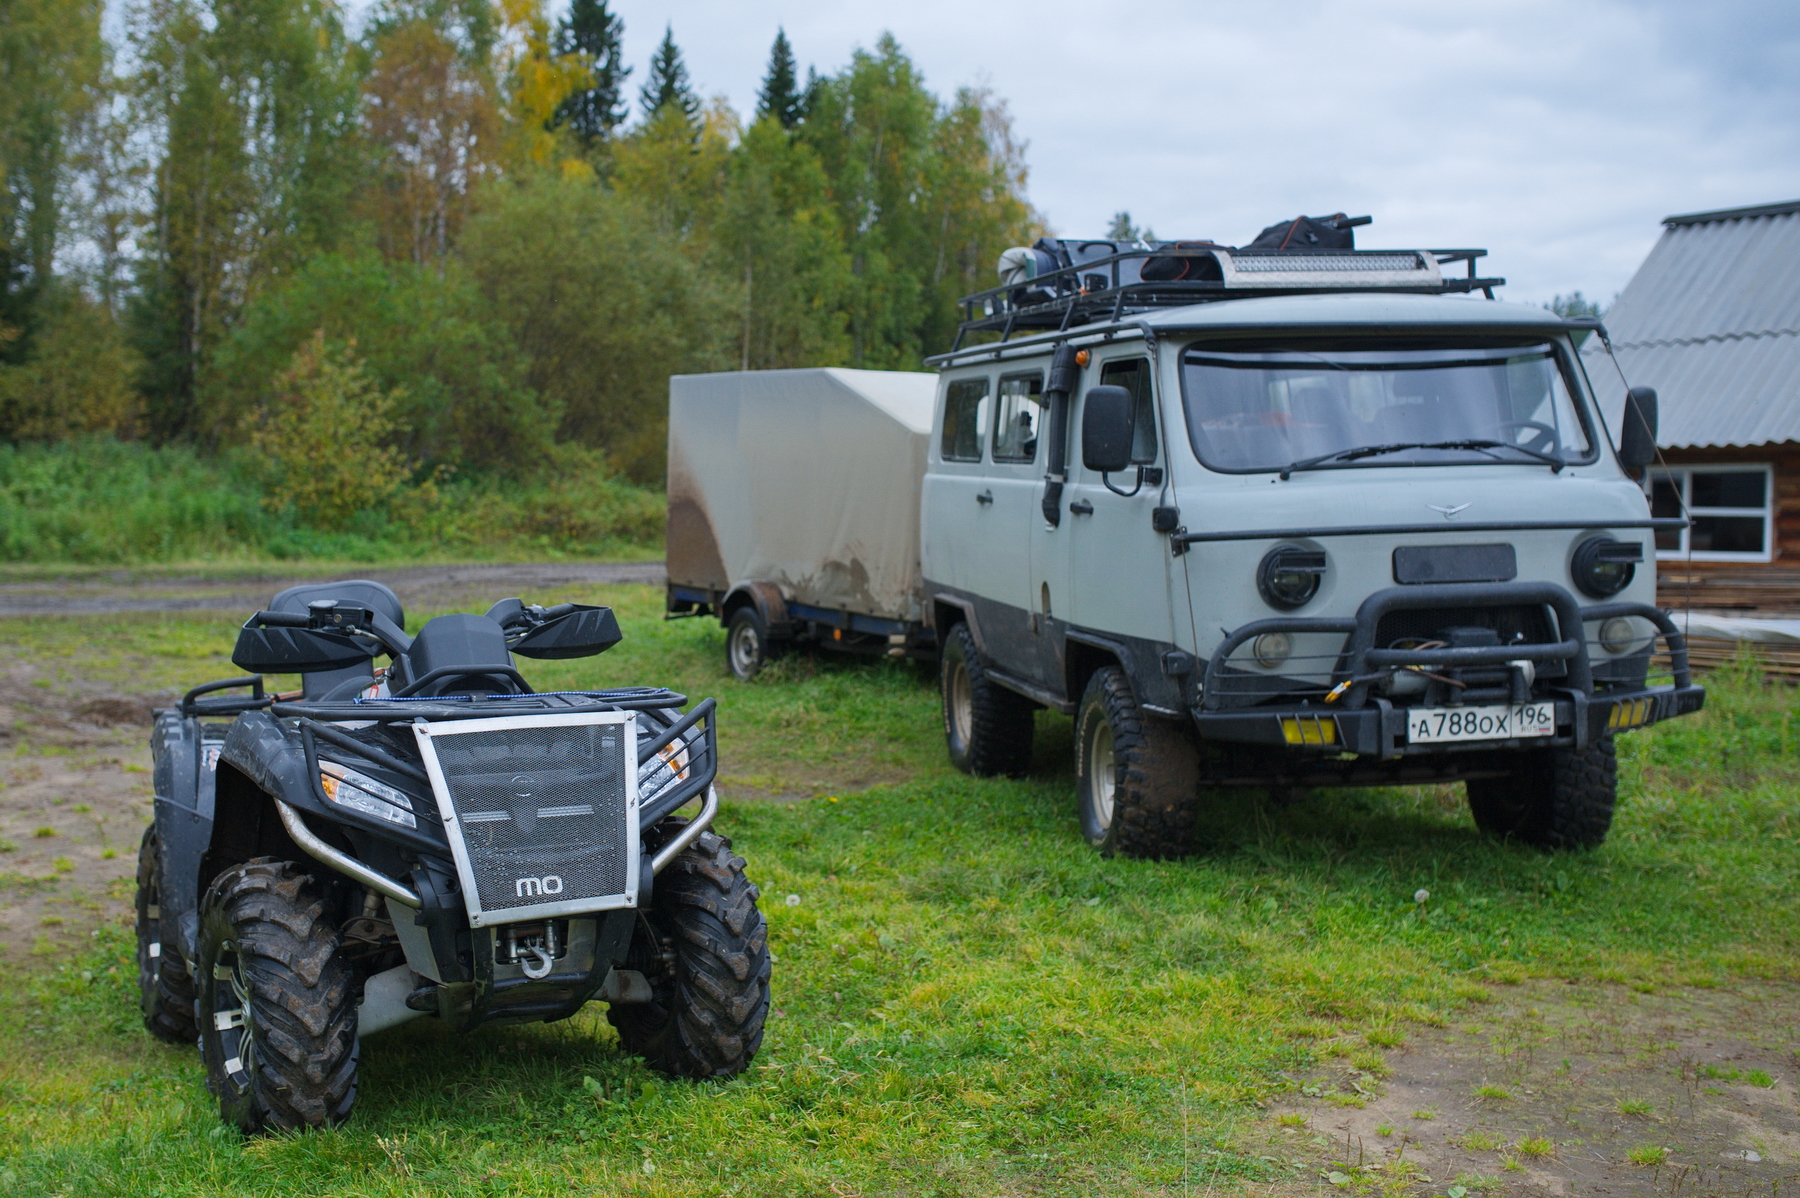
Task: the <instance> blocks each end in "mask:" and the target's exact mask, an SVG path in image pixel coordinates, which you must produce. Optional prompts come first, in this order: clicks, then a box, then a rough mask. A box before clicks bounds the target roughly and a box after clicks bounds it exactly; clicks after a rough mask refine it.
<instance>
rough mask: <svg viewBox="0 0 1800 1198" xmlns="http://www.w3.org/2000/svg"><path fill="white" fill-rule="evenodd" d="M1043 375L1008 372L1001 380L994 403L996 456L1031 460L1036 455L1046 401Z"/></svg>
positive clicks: (1005, 458)
mask: <svg viewBox="0 0 1800 1198" xmlns="http://www.w3.org/2000/svg"><path fill="white" fill-rule="evenodd" d="M1043 393H1044V376H1043V375H1042V374H1039V373H1037V372H1035V371H1034V372H1032V373H1031V374H1009V375H1007V376H1006V377H1005V378H1003V379H1001V380H1000V399H999V402H998V403H996V404H995V405H994V460H995V461H996V462H1029V461H1031V460H1032V459H1033V458H1035V457H1037V426H1038V415H1039V414H1040V413H1041V412H1042V410H1043V409H1042V408H1041V407H1040V406H1039V405H1040V404H1042V403H1043V399H1042V398H1041V397H1042V396H1043Z"/></svg>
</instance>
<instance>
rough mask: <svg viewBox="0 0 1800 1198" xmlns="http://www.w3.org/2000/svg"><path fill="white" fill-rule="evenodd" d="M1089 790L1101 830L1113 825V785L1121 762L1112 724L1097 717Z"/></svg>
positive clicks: (1091, 735)
mask: <svg viewBox="0 0 1800 1198" xmlns="http://www.w3.org/2000/svg"><path fill="white" fill-rule="evenodd" d="M1087 760H1088V793H1089V795H1091V796H1092V798H1093V803H1094V823H1095V824H1096V825H1097V826H1098V827H1099V828H1100V830H1101V831H1105V830H1106V829H1108V828H1110V827H1112V821H1113V787H1114V785H1115V784H1116V783H1117V782H1118V763H1117V762H1116V761H1115V760H1114V758H1113V734H1112V725H1111V724H1108V723H1107V722H1106V721H1105V720H1095V721H1094V723H1093V728H1092V730H1091V731H1090V732H1089V733H1088V751H1087Z"/></svg>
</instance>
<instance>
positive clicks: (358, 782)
mask: <svg viewBox="0 0 1800 1198" xmlns="http://www.w3.org/2000/svg"><path fill="white" fill-rule="evenodd" d="M319 785H320V786H322V787H324V788H325V797H326V798H328V799H330V800H331V801H332V802H334V803H336V804H337V805H338V806H340V807H348V808H350V809H351V810H352V811H360V812H362V813H363V814H364V815H372V816H374V817H375V818H376V819H380V820H386V821H387V822H388V823H390V824H399V825H400V826H401V827H403V828H417V827H418V826H419V820H418V817H417V816H415V815H414V814H413V805H412V800H411V799H409V798H407V797H406V795H405V794H403V793H401V792H400V791H398V790H395V789H394V788H393V787H391V786H389V785H387V784H386V783H385V782H377V781H375V779H373V778H371V777H369V776H368V775H367V774H359V773H357V772H356V771H355V770H353V769H347V768H345V767H344V766H341V765H339V764H338V763H337V762H335V761H321V762H320V763H319Z"/></svg>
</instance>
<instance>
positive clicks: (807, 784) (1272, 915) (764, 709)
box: [0, 588, 1800, 1198]
mask: <svg viewBox="0 0 1800 1198" xmlns="http://www.w3.org/2000/svg"><path fill="white" fill-rule="evenodd" d="M596 595H597V593H596V592H591V591H590V592H588V593H586V595H585V596H584V597H586V598H588V599H590V600H592V599H594V598H596ZM570 597H574V593H573V592H570V593H563V594H558V595H554V596H528V598H539V599H543V600H544V601H552V600H554V599H561V598H570ZM598 597H600V598H603V599H608V600H611V601H613V602H615V603H617V604H618V606H619V608H620V610H621V614H622V617H623V619H622V622H623V624H624V627H625V629H626V632H627V638H628V639H627V640H626V642H625V643H624V644H623V645H621V646H620V647H619V648H617V649H616V650H614V651H613V652H611V653H609V654H607V655H605V656H603V657H601V658H598V659H594V660H591V661H587V662H568V663H545V664H539V665H533V666H531V667H530V673H531V676H532V678H533V680H534V682H535V683H537V684H539V685H541V686H566V685H574V684H581V685H600V684H616V683H626V682H635V683H651V682H655V683H667V684H670V685H674V686H677V687H678V688H682V689H684V690H686V691H687V692H688V693H690V694H692V695H694V696H696V697H698V696H701V695H708V694H710V695H716V696H718V697H719V699H720V703H721V718H720V728H721V745H722V751H723V754H724V758H725V762H726V764H725V770H724V772H725V774H726V776H727V784H726V787H725V789H726V790H727V792H731V791H732V790H733V788H734V787H736V788H738V789H739V790H740V791H741V790H742V789H743V788H745V787H750V788H754V789H756V790H760V791H765V792H768V793H772V794H778V795H783V796H799V797H802V798H805V797H807V796H822V797H817V798H814V799H812V800H811V801H800V802H786V803H772V802H754V803H749V802H735V803H728V804H727V806H726V809H725V811H724V812H723V813H722V815H721V817H720V826H721V827H722V829H723V830H725V831H726V832H728V833H729V834H730V835H731V836H732V837H733V838H734V841H735V844H736V847H737V848H738V850H739V851H740V852H742V853H743V854H744V856H745V857H746V858H747V859H748V860H749V862H750V870H751V874H752V877H753V878H754V879H755V880H756V881H757V882H758V883H759V884H760V885H761V887H762V889H763V893H764V895H765V896H766V897H765V903H764V908H765V911H766V913H767V916H768V919H769V924H770V930H771V943H772V948H773V951H774V953H775V956H776V959H777V961H776V965H775V979H774V1005H775V1008H776V1009H777V1012H778V1014H777V1015H776V1016H775V1017H774V1018H773V1019H772V1020H771V1022H770V1024H769V1033H768V1038H767V1040H766V1041H765V1043H764V1046H763V1049H762V1052H761V1054H760V1055H759V1056H758V1058H757V1061H756V1065H755V1067H754V1068H753V1069H752V1070H751V1072H750V1073H748V1074H747V1075H746V1076H744V1077H742V1078H740V1079H738V1080H735V1081H732V1082H729V1083H725V1084H707V1085H693V1084H687V1083H674V1082H669V1081H666V1080H662V1079H658V1078H656V1077H655V1076H654V1075H652V1074H650V1073H649V1072H648V1071H647V1070H645V1069H644V1068H643V1067H642V1066H641V1065H640V1064H639V1063H638V1062H636V1061H635V1060H633V1059H632V1058H629V1057H626V1056H624V1055H622V1054H621V1053H619V1051H618V1049H617V1047H616V1043H615V1041H614V1039H613V1037H612V1035H611V1033H610V1031H609V1030H607V1028H606V1025H605V1022H604V1019H603V1018H602V1017H601V1016H600V1015H599V1014H598V1013H597V1011H594V1013H590V1014H587V1015H584V1016H583V1017H582V1018H580V1019H577V1020H574V1021H571V1022H569V1023H566V1024H560V1025H552V1026H528V1027H522V1028H489V1029H484V1030H482V1031H480V1032H477V1033H476V1034H474V1035H471V1036H468V1037H464V1038H461V1039H449V1038H444V1037H441V1036H439V1035H437V1034H435V1030H434V1029H433V1028H431V1027H428V1026H422V1025H421V1024H413V1025H409V1026H408V1027H406V1028H402V1029H399V1030H397V1031H396V1032H393V1033H389V1034H384V1035H383V1036H380V1037H373V1038H371V1039H370V1040H369V1041H368V1043H367V1044H365V1045H364V1049H363V1073H362V1090H361V1095H360V1098H359V1101H358V1107H357V1113H356V1116H355V1118H354V1119H353V1121H352V1122H351V1123H350V1124H349V1125H348V1126H346V1127H344V1128H341V1129H338V1130H334V1131H329V1132H325V1133H322V1134H313V1135H306V1136H299V1137H287V1138H274V1139H265V1140H256V1141H250V1142H245V1141H243V1140H241V1139H240V1138H238V1137H237V1136H236V1135H235V1134H231V1133H228V1132H226V1131H224V1130H223V1129H221V1128H220V1127H219V1126H218V1123H217V1119H216V1116H215V1114H214V1112H213V1108H212V1104H211V1100H210V1099H209V1098H208V1096H207V1095H206V1093H205V1090H204V1086H203V1083H202V1078H201V1071H200V1068H199V1064H198V1062H197V1061H196V1060H195V1058H194V1054H193V1053H192V1052H191V1051H183V1050H180V1049H175V1048H170V1047H167V1046H164V1045H161V1044H158V1043H155V1042H153V1041H151V1040H149V1039H148V1038H147V1037H146V1035H145V1034H144V1033H143V1032H142V1030H141V1028H140V1027H139V1025H138V1022H137V1018H136V1014H135V1009H134V998H133V992H132V986H131V984H130V980H131V973H132V965H131V960H130V944H129V940H128V935H127V931H126V930H125V929H123V928H111V929H107V930H106V931H105V932H104V933H103V934H102V935H101V936H99V937H97V938H96V939H95V940H94V941H93V948H92V949H91V951H89V952H88V953H87V954H86V955H85V956H83V957H82V958H80V959H78V960H72V961H62V962H57V963H55V964H54V965H53V967H51V968H50V969H49V971H47V972H36V973H33V972H29V971H27V972H24V973H18V972H14V973H9V974H8V975H7V981H6V982H4V983H0V987H3V988H0V1192H17V1193H32V1194H35V1193H43V1194H51V1193H58V1192H67V1193H71V1194H82V1195H133V1196H135V1195H141V1194H152V1193H154V1194H195V1195H200V1194H217V1193H231V1194H265V1193H266V1194H279V1195H282V1196H283V1198H287V1196H290V1195H327V1194H329V1195H402V1194H434V1195H435V1194H454V1195H463V1194H469V1195H475V1194H498V1193H507V1194H546V1195H559V1196H560V1195H567V1194H586V1193H604V1194H642V1195H690V1194H691V1195H702V1194H704V1195H713V1194H720V1193H731V1194H746V1195H747V1194H756V1195H771V1196H784V1198H785V1196H787V1195H819V1196H821V1198H823V1196H825V1195H832V1194H837V1195H843V1194H862V1195H873V1194H883V1195H886V1194H907V1195H911V1194H917V1195H928V1194H929V1195H989V1194H1014V1193H1043V1194H1065V1193H1094V1192H1105V1193H1109V1194H1152V1193H1170V1192H1184V1191H1185V1189H1186V1188H1187V1187H1190V1186H1191V1188H1192V1189H1194V1190H1195V1191H1200V1190H1203V1189H1205V1188H1206V1187H1208V1186H1211V1187H1213V1188H1215V1189H1218V1190H1220V1191H1221V1192H1230V1191H1232V1190H1235V1189H1239V1188H1242V1187H1243V1186H1245V1185H1248V1184H1251V1183H1264V1182H1276V1181H1288V1180H1294V1181H1299V1182H1302V1183H1305V1184H1310V1182H1309V1176H1310V1175H1307V1174H1302V1173H1300V1172H1297V1171H1296V1170H1295V1169H1294V1168H1293V1167H1292V1166H1291V1165H1290V1164H1288V1163H1287V1162H1284V1161H1281V1160H1270V1159H1266V1158H1265V1157H1264V1156H1262V1155H1260V1154H1259V1150H1258V1147H1257V1146H1255V1145H1253V1143H1252V1137H1251V1135H1250V1134H1249V1129H1250V1128H1251V1126H1252V1124H1253V1123H1255V1122H1257V1121H1259V1120H1262V1119H1266V1118H1267V1116H1266V1115H1264V1114H1263V1113H1262V1112H1261V1110H1260V1108H1259V1107H1258V1106H1257V1105H1255V1104H1256V1103H1258V1102H1259V1101H1260V1102H1268V1101H1276V1102H1279V1101H1280V1099H1281V1096H1282V1095H1283V1094H1285V1093H1289V1092H1292V1091H1294V1090H1300V1089H1304V1088H1305V1087H1307V1086H1309V1085H1311V1086H1313V1087H1314V1088H1315V1089H1317V1088H1318V1083H1317V1082H1316V1081H1314V1080H1312V1079H1318V1078H1321V1077H1323V1076H1325V1070H1326V1068H1327V1067H1328V1066H1327V1064H1326V1062H1327V1061H1328V1060H1329V1057H1328V1054H1329V1053H1331V1052H1332V1051H1333V1050H1334V1049H1336V1050H1339V1051H1342V1050H1343V1049H1344V1048H1345V1047H1346V1046H1349V1045H1351V1044H1358V1043H1360V1044H1368V1045H1371V1046H1383V1047H1387V1046H1389V1045H1387V1044H1386V1043H1385V1041H1386V1040H1387V1039H1389V1038H1391V1037H1393V1036H1395V1035H1404V1033H1405V1031H1406V1028H1407V1026H1408V1024H1411V1023H1437V1024H1442V1023H1443V1022H1444V1021H1445V1020H1446V1018H1447V1017H1449V1016H1450V1015H1451V1014H1452V1013H1453V1012H1455V1011H1456V1010H1457V1009H1458V1008H1459V1007H1462V1006H1465V1005H1467V1004H1470V1003H1473V1002H1479V1001H1482V1000H1483V999H1485V998H1488V997H1490V996H1491V992H1490V991H1489V990H1488V988H1487V987H1488V986H1489V985H1492V984H1503V983H1494V982H1484V981H1482V980H1480V979H1484V978H1505V979H1513V978H1522V977H1527V976H1535V977H1571V978H1583V979H1590V980H1604V981H1614V982H1618V983H1622V984H1626V985H1629V984H1632V983H1643V984H1654V985H1657V986H1672V985H1679V984H1682V980H1683V979H1688V978H1694V977H1706V978H1730V977H1733V976H1757V977H1780V978H1789V977H1791V976H1792V974H1793V968H1794V963H1795V959H1796V955H1795V949H1796V944H1797V940H1800V920H1796V918H1795V916H1796V914H1797V913H1800V912H1797V908H1800V902H1797V901H1796V900H1797V897H1800V895H1797V887H1800V869H1797V868H1796V867H1797V866H1800V848H1797V846H1796V844H1795V842H1794V840H1793V839H1792V838H1791V836H1792V830H1791V827H1790V822H1789V821H1790V819H1791V818H1792V810H1793V803H1792V794H1793V785H1794V783H1795V781H1796V777H1795V773H1796V771H1795V767H1794V765H1793V763H1792V761H1791V760H1790V759H1788V758H1787V757H1786V756H1784V754H1783V752H1782V746H1781V744H1780V735H1781V733H1780V730H1781V728H1782V727H1783V726H1784V719H1783V716H1784V713H1785V714H1786V715H1787V716H1789V717H1791V715H1792V713H1793V711H1794V710H1795V708H1796V706H1800V705H1797V704H1796V702H1795V697H1794V695H1793V693H1792V692H1789V691H1785V690H1769V689H1766V688H1764V687H1762V686H1761V685H1760V684H1759V683H1757V682H1756V681H1755V680H1754V678H1753V677H1751V676H1750V675H1748V674H1747V673H1744V672H1742V671H1739V672H1736V673H1731V674H1727V675H1725V676H1723V677H1720V678H1717V679H1715V689H1714V692H1713V696H1712V699H1711V701H1710V703H1709V710H1708V712H1707V713H1705V714H1704V715H1703V716H1701V717H1698V718H1696V719H1694V720H1690V721H1684V722H1682V723H1678V724H1674V725H1671V726H1668V727H1666V728H1660V729H1654V730H1651V731H1650V732H1648V733H1644V734H1640V735H1636V736H1633V737H1630V738H1627V739H1626V740H1625V741H1624V742H1623V743H1622V752H1621V761H1622V765H1621V776H1622V790H1623V797H1622V800H1621V804H1620V809H1619V816H1618V822H1617V824H1616V827H1615V832H1614V835H1613V837H1612V839H1611V840H1610V841H1609V842H1608V844H1607V845H1606V846H1605V847H1604V848H1602V849H1600V850H1598V851H1596V852H1593V853H1589V854H1582V855H1570V856H1547V855H1544V854H1541V853H1538V852H1535V851H1531V850H1527V849H1523V848H1519V847H1516V846H1511V845H1505V844H1498V843H1494V842H1492V841H1488V840H1484V839H1482V838H1481V837H1479V836H1478V835H1477V834H1476V833H1475V830H1474V828H1473V826H1472V824H1471V822H1470V821H1469V818H1468V816H1467V813H1466V811H1465V810H1464V809H1463V807H1462V805H1461V801H1460V792H1458V791H1456V790H1454V789H1452V788H1442V787H1439V788H1424V789H1412V790H1366V791H1343V792H1329V791H1327V792H1319V793H1317V794H1314V795H1313V796H1311V797H1310V798H1309V799H1308V800H1307V801H1306V802H1304V803H1301V804H1298V805H1296V806H1294V807H1291V808H1289V809H1287V810H1285V811H1283V810H1279V809H1276V808H1273V807H1265V806H1263V805H1261V804H1260V803H1259V802H1258V801H1257V797H1256V796H1254V795H1250V794H1235V795H1224V796H1221V797H1220V798H1219V799H1218V801H1217V802H1216V804H1214V805H1213V806H1212V807H1211V809H1210V812H1209V818H1208V827H1207V837H1208V839H1207V846H1206V848H1205V850H1204V851H1203V852H1202V853H1200V854H1199V855H1198V856H1196V857H1194V858H1192V859H1190V860H1186V861H1178V862H1142V861H1127V860H1118V859H1113V860H1108V859H1103V858H1100V857H1098V856H1096V855H1095V854H1094V853H1093V852H1092V851H1091V850H1090V849H1089V848H1088V847H1087V846H1086V845H1085V843H1084V842H1083V841H1082V840H1081V838H1080V835H1079V833H1078V830H1077V827H1076V823H1075V813H1074V803H1073V798H1072V781H1071V777H1070V772H1069V767H1068V756H1069V731H1068V721H1067V720H1066V719H1064V718H1062V717H1057V716H1054V715H1051V714H1048V713H1045V714H1041V715H1040V716H1039V717H1038V744H1037V749H1038V757H1039V762H1040V764H1039V765H1038V767H1037V768H1036V769H1035V771H1034V772H1033V774H1032V776H1031V777H1029V778H1027V779H1025V780H1022V781H1017V782H1014V781H1002V780H990V781H977V780H973V779H969V778H965V777H963V776H961V775H958V774H955V773H954V772H952V771H950V770H949V769H948V768H947V767H946V766H945V765H944V763H943V750H942V746H941V734H940V731H939V727H938V721H937V710H936V700H935V696H934V694H933V691H932V689H931V685H930V682H929V679H928V678H927V677H925V676H923V675H922V674H921V672H920V671H917V670H915V669H913V668H911V667H908V666H906V665H903V664H897V663H889V662H885V661H862V660H843V659H832V658H820V659H818V660H817V661H813V660H810V659H804V658H802V659H798V660H793V661H790V662H789V663H788V664H787V665H785V666H784V667H783V668H782V670H780V671H779V672H778V673H779V676H776V677H765V678H763V679H759V680H758V681H756V682H754V683H750V684H743V683H737V682H735V681H733V680H730V679H729V678H727V677H726V676H725V675H724V672H723V668H722V661H721V658H722V638H721V635H720V633H719V631H718V630H717V628H716V626H708V625H706V624H705V623H704V622H702V621H680V622H667V623H665V622H663V621H661V620H659V619H658V618H657V612H656V596H655V595H654V593H652V592H649V591H647V590H645V589H624V588H620V589H615V590H611V591H607V592H605V593H604V594H603V595H599V596H598ZM416 623H417V620H415V624H416ZM230 626H231V621H229V620H223V619H219V618H216V617H205V618H202V617H189V616H182V615H155V616H150V615H146V616H132V617H116V618H111V619H109V620H108V621H106V622H100V621H83V620H74V619H67V620H63V621H61V622H60V623H56V622H47V621H27V620H5V621H0V646H4V647H7V648H13V649H18V650H23V651H25V652H28V653H41V654H42V655H43V656H42V660H43V661H45V662H47V663H49V666H50V667H51V669H52V673H53V674H54V675H55V676H56V677H57V678H62V677H64V676H67V677H71V678H72V677H74V676H75V675H76V674H78V673H79V674H81V675H83V676H95V675H104V676H107V677H114V678H117V679H119V680H120V684H121V685H131V686H132V687H134V688H135V689H140V690H141V689H144V688H147V687H149V686H152V685H159V686H160V685H167V686H171V687H173V686H178V685H185V684H191V683H193V682H196V681H199V680H201V679H202V678H205V677H211V676H222V675H223V674H224V673H228V672H229V670H228V669H226V668H224V667H222V665H221V658H222V655H223V652H224V651H225V650H226V649H227V648H228V647H229V644H230V630H231V628H230ZM59 629H60V631H58V630H59ZM102 633H104V634H105V635H102ZM39 634H42V641H41V643H40V642H39V640H38V637H39ZM58 671H61V673H58ZM58 685H63V683H62V682H60V681H59V682H58ZM833 798H835V799H836V801H835V802H833V801H829V800H830V799H833ZM1421 888H1426V889H1429V890H1430V891H1431V895H1432V899H1431V902H1430V904H1429V910H1422V909H1421V908H1420V905H1418V904H1415V903H1414V902H1413V898H1412V896H1413V894H1414V892H1415V891H1416V890H1418V889H1421ZM789 894H795V895H799V896H800V897H801V902H800V904H799V905H797V906H788V905H786V903H785V902H783V901H782V899H783V898H784V897H785V896H786V895H789ZM591 1010H593V1009H591ZM1371 1063H1373V1058H1371ZM1329 1067H1330V1068H1337V1067H1338V1066H1336V1065H1335V1063H1334V1064H1332V1065H1330V1066H1329ZM590 1079H591V1081H590ZM1325 1086H1326V1088H1329V1086H1330V1083H1325ZM1428 1114H1429V1112H1427V1111H1420V1112H1417V1113H1415V1116H1414V1117H1415V1118H1424V1117H1427V1115H1428ZM1497 1146H1498V1145H1497V1144H1496V1147H1497ZM1264 1151H1266V1149H1264ZM1633 1159H1634V1160H1637V1159H1638V1157H1637V1156H1636V1154H1634V1155H1633ZM1641 1163H1655V1162H1652V1161H1649V1160H1645V1161H1643V1162H1641ZM1481 1184H1482V1186H1483V1187H1485V1186H1486V1185H1487V1184H1488V1182H1487V1181H1486V1180H1485V1179H1484V1180H1483V1182H1482V1183H1481Z"/></svg>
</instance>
